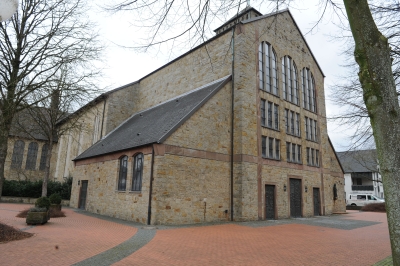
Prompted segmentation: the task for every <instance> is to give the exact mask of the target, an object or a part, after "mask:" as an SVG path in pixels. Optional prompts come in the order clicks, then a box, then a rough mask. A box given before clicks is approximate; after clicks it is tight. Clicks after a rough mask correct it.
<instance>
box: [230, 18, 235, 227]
mask: <svg viewBox="0 0 400 266" xmlns="http://www.w3.org/2000/svg"><path fill="white" fill-rule="evenodd" d="M235 28H236V26H233V28H232V39H231V45H232V81H231V94H232V99H231V101H232V102H231V221H233V141H234V139H233V138H234V136H233V129H234V126H233V122H234V110H235V108H234V81H235V79H234V77H235V75H234V74H235Z"/></svg>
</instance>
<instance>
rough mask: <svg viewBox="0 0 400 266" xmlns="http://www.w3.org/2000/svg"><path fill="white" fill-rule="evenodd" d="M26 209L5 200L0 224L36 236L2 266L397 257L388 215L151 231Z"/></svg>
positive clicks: (1, 255) (3, 253) (14, 245)
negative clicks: (38, 216) (41, 217)
mask: <svg viewBox="0 0 400 266" xmlns="http://www.w3.org/2000/svg"><path fill="white" fill-rule="evenodd" d="M28 207H30V205H26V204H8V203H0V221H1V222H2V223H6V224H8V225H11V226H14V227H16V228H19V229H22V230H24V231H26V232H30V233H34V234H35V235H34V236H33V237H31V238H28V239H24V240H19V241H13V242H9V243H3V244H0V265H72V264H76V265H111V264H114V265H373V264H374V263H376V262H378V261H381V260H383V259H385V258H386V257H388V256H389V255H390V254H391V252H390V242H389V233H388V228H387V223H386V222H387V221H386V214H384V213H365V212H358V211H348V214H343V215H334V216H331V217H317V218H301V219H288V220H278V221H257V222H245V223H226V224H214V225H210V224H208V225H205V226H204V225H203V226H200V225H193V226H157V227H156V228H153V227H150V228H147V227H146V226H143V225H141V224H136V223H131V222H126V221H122V220H118V219H113V218H109V217H102V216H98V215H93V214H89V213H86V212H81V211H78V210H75V209H70V208H64V209H63V210H64V211H65V213H66V216H67V217H64V218H52V219H50V221H49V222H48V223H47V224H45V225H40V226H28V225H26V223H25V219H23V218H16V217H15V215H17V213H18V212H19V211H21V210H23V209H26V208H28ZM56 246H58V249H56V248H55V247H56Z"/></svg>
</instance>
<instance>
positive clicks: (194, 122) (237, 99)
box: [53, 7, 345, 224]
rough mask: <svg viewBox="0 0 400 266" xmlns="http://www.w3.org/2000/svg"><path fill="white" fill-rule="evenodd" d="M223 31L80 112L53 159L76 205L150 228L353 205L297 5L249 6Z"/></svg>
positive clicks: (304, 213) (294, 214)
mask: <svg viewBox="0 0 400 266" xmlns="http://www.w3.org/2000/svg"><path fill="white" fill-rule="evenodd" d="M215 32H216V36H215V37H213V38H211V39H210V40H208V41H206V42H205V43H203V44H201V45H199V46H197V47H195V48H194V49H192V50H190V51H189V52H187V53H185V54H183V55H182V56H180V57H178V58H176V59H175V60H173V61H172V62H170V63H168V64H166V65H164V66H162V67H161V68H159V69H157V70H155V71H154V72H152V73H150V74H148V75H147V76H145V77H143V78H141V79H140V80H138V81H136V82H133V83H130V84H127V85H125V86H122V87H120V88H117V89H115V90H113V91H109V92H107V93H104V94H102V95H100V96H99V97H97V98H96V99H94V100H93V101H91V102H90V103H89V104H87V105H85V106H83V107H82V108H81V109H79V110H78V111H77V112H76V113H74V114H72V115H73V116H80V120H81V122H82V125H83V126H82V128H80V129H79V130H78V129H75V130H73V131H72V132H71V133H70V134H69V135H65V136H62V137H61V138H60V139H59V140H58V144H57V150H56V151H55V152H54V154H55V155H54V156H53V157H54V158H53V159H54V162H53V165H54V167H53V168H54V169H53V176H54V178H55V180H61V179H62V177H65V176H69V175H70V176H73V188H72V195H71V200H70V205H71V206H72V207H75V208H82V209H86V210H88V211H90V212H94V213H98V214H102V215H107V216H112V217H117V218H121V219H125V220H132V221H137V222H141V223H144V224H187V223H200V222H214V221H229V220H235V221H245V220H260V219H261V220H263V219H282V218H288V217H310V216H316V215H329V214H332V213H333V212H342V211H345V198H344V178H343V169H342V168H341V165H340V163H339V161H338V158H337V156H336V153H335V151H334V148H333V146H332V143H331V142H330V140H329V137H328V134H327V121H326V110H325V96H324V74H323V72H322V70H321V68H320V67H319V65H318V63H317V61H316V59H315V57H314V56H313V54H312V52H311V50H310V48H309V46H308V45H307V43H306V41H305V39H304V37H303V36H302V34H301V32H300V30H299V28H298V26H297V25H296V22H295V21H294V19H293V17H292V15H291V13H290V11H289V10H283V11H279V12H277V13H273V14H267V15H262V14H261V13H259V12H258V11H257V10H255V9H253V8H251V7H248V8H246V9H245V10H243V11H242V12H241V13H239V15H237V16H235V17H234V18H232V19H231V20H229V21H227V22H226V23H225V24H224V25H222V26H221V27H219V28H218V29H216V30H215ZM64 123H68V119H65V121H62V123H61V126H63V124H64Z"/></svg>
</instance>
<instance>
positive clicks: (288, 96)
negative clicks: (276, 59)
mask: <svg viewBox="0 0 400 266" xmlns="http://www.w3.org/2000/svg"><path fill="white" fill-rule="evenodd" d="M282 88H283V99H285V100H287V101H289V102H292V103H294V104H297V105H299V87H298V83H297V68H296V64H295V63H294V61H293V59H292V58H291V57H289V56H284V57H283V58H282Z"/></svg>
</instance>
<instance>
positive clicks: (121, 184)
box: [118, 156, 128, 190]
mask: <svg viewBox="0 0 400 266" xmlns="http://www.w3.org/2000/svg"><path fill="white" fill-rule="evenodd" d="M127 171H128V156H123V157H121V158H120V159H119V177H118V190H126V173H127Z"/></svg>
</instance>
